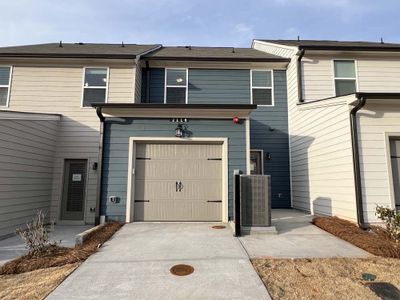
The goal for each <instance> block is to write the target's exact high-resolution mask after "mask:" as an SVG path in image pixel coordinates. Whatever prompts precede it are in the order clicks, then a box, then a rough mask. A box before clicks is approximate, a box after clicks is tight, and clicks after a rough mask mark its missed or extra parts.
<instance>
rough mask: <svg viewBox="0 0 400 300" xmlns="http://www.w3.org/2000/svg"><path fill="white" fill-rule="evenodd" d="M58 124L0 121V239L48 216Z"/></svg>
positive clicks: (32, 121) (49, 122)
mask: <svg viewBox="0 0 400 300" xmlns="http://www.w3.org/2000/svg"><path fill="white" fill-rule="evenodd" d="M57 130H58V121H55V120H54V121H50V120H48V121H39V120H4V119H3V120H0V237H1V236H4V235H7V234H11V233H14V232H15V229H16V228H18V227H23V226H24V225H25V224H26V222H28V221H30V220H31V219H32V217H33V216H34V215H35V214H36V211H37V210H39V209H40V210H43V211H44V212H46V213H47V216H49V215H48V214H49V212H50V205H51V193H52V179H53V164H54V154H55V148H56V138H57Z"/></svg>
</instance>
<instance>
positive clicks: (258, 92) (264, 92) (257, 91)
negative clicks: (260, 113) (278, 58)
mask: <svg viewBox="0 0 400 300" xmlns="http://www.w3.org/2000/svg"><path fill="white" fill-rule="evenodd" d="M251 103H253V104H257V105H268V106H272V105H274V96H273V85H272V71H270V70H251Z"/></svg>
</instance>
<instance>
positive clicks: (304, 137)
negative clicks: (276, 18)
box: [255, 45, 356, 220]
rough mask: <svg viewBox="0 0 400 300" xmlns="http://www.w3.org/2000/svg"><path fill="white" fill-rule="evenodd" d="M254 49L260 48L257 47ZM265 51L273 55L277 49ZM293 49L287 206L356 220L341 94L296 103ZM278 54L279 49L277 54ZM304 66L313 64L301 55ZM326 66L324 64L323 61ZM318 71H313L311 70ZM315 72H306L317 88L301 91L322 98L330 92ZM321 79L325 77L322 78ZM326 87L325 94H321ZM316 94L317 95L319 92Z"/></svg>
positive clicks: (347, 129)
mask: <svg viewBox="0 0 400 300" xmlns="http://www.w3.org/2000/svg"><path fill="white" fill-rule="evenodd" d="M255 47H256V48H257V49H259V50H263V49H262V47H258V46H257V45H255ZM269 51H270V53H272V54H278V53H280V52H279V51H276V50H274V51H271V47H269ZM296 52H297V50H293V51H292V55H291V58H292V59H291V62H290V64H289V66H288V68H287V82H288V115H289V134H290V162H291V178H292V182H291V188H292V205H293V207H294V208H298V209H302V210H306V211H310V212H312V213H314V214H322V215H336V216H339V217H343V218H346V219H351V220H355V219H356V204H355V192H354V176H353V167H352V163H353V162H352V151H351V135H350V121H349V108H348V105H347V104H346V100H347V99H346V98H345V97H343V98H341V99H333V100H328V101H327V102H324V103H315V104H306V105H298V104H297V103H298V89H297V55H296ZM281 53H282V52H281ZM304 61H306V63H304V64H303V68H304V69H305V70H307V68H308V67H309V66H313V63H312V62H311V61H309V59H304ZM324 68H326V69H329V68H330V65H329V63H326V64H324ZM316 70H317V69H316ZM323 72H325V71H323V70H321V68H319V71H318V72H317V71H316V72H315V73H316V74H317V73H318V74H319V75H318V76H314V75H313V74H311V76H310V75H308V78H309V79H312V80H313V81H314V82H315V85H317V86H318V88H314V89H313V90H308V91H307V90H306V91H303V92H304V93H305V94H307V93H308V95H310V92H311V93H313V94H314V97H317V98H322V97H329V96H332V94H330V95H329V96H326V95H327V94H328V93H329V88H327V85H328V84H329V82H328V81H327V80H325V82H326V83H327V85H325V86H324V85H323V84H322V85H321V84H319V83H317V82H318V81H320V80H321V78H319V77H321V76H320V75H321V74H322V75H323ZM322 81H324V80H322ZM320 90H325V92H320ZM318 93H319V94H318Z"/></svg>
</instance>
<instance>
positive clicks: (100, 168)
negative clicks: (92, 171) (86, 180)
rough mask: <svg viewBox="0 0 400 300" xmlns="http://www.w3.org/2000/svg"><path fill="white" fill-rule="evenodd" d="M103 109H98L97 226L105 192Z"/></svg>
mask: <svg viewBox="0 0 400 300" xmlns="http://www.w3.org/2000/svg"><path fill="white" fill-rule="evenodd" d="M101 110H102V108H101V107H96V114H97V116H98V117H99V119H100V142H99V157H98V162H97V165H98V167H97V191H96V215H95V225H99V224H100V210H101V194H102V192H103V190H102V186H103V174H102V173H103V145H104V121H105V117H104V116H103V113H102V111H101Z"/></svg>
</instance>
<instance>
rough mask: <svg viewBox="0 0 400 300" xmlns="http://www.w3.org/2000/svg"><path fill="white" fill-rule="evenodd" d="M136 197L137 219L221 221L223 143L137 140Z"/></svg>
mask: <svg viewBox="0 0 400 300" xmlns="http://www.w3.org/2000/svg"><path fill="white" fill-rule="evenodd" d="M177 183H181V184H182V185H181V188H180V189H179V186H178V188H177ZM134 199H135V204H134V218H135V220H136V221H220V220H221V218H222V146H221V145H220V144H219V145H217V144H198V143H197V144H179V143H177V144H167V143H159V144H157V143H151V144H137V147H136V160H135V187H134ZM136 201H138V202H136Z"/></svg>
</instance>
